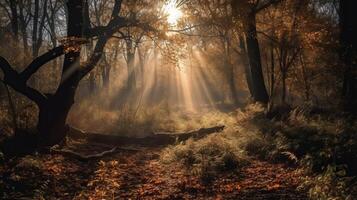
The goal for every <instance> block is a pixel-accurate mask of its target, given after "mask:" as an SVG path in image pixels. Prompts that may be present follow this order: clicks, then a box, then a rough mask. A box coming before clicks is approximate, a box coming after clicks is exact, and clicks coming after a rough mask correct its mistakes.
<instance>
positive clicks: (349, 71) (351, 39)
mask: <svg viewBox="0 0 357 200" xmlns="http://www.w3.org/2000/svg"><path fill="white" fill-rule="evenodd" d="M356 18H357V12H356V11H355V6H354V2H353V1H350V0H340V44H341V45H340V46H341V53H340V54H341V55H340V57H341V60H342V63H343V64H344V72H345V73H344V78H343V88H342V94H343V98H344V109H345V111H347V112H351V113H357V80H356V79H357V64H356V62H357V38H356V35H357V21H356Z"/></svg>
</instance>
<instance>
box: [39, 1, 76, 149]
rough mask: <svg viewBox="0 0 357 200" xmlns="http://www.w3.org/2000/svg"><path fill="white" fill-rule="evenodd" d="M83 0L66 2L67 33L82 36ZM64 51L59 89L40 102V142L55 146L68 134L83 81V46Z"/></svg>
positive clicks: (71, 35) (70, 35)
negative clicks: (78, 88) (81, 57)
mask: <svg viewBox="0 0 357 200" xmlns="http://www.w3.org/2000/svg"><path fill="white" fill-rule="evenodd" d="M82 6H83V1H82V0H71V1H68V3H67V8H68V25H67V26H68V28H67V29H68V30H67V32H68V33H67V36H68V37H69V38H70V37H74V38H81V37H82V29H83V15H82V13H83V7H82ZM78 48H79V49H78V50H76V51H71V52H69V53H67V54H66V55H65V59H64V63H63V72H62V74H63V75H62V80H61V84H60V86H59V88H58V89H57V91H56V93H55V94H54V95H52V96H48V100H47V101H45V102H44V103H43V104H40V105H39V109H40V112H39V120H38V124H37V128H38V131H39V134H40V143H41V145H44V146H52V145H55V144H58V143H60V142H61V141H63V140H64V138H65V137H66V134H67V132H68V128H67V127H66V119H67V115H68V113H69V110H70V109H71V107H72V105H73V103H74V96H75V92H76V89H77V87H78V84H79V81H80V74H79V65H80V63H79V62H80V61H79V60H80V59H79V56H80V47H78Z"/></svg>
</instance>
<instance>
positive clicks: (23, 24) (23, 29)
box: [19, 1, 29, 62]
mask: <svg viewBox="0 0 357 200" xmlns="http://www.w3.org/2000/svg"><path fill="white" fill-rule="evenodd" d="M19 8H20V9H19V14H20V16H19V17H20V27H21V35H22V42H23V47H24V62H25V60H26V59H27V58H28V56H29V44H28V41H27V39H28V33H27V30H26V28H27V24H26V19H25V16H24V11H23V10H24V5H23V2H22V1H19Z"/></svg>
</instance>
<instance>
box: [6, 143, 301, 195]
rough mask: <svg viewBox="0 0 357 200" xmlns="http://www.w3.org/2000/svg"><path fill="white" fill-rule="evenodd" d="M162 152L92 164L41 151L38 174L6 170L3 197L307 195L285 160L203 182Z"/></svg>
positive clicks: (121, 154) (258, 164)
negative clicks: (165, 161)
mask: <svg viewBox="0 0 357 200" xmlns="http://www.w3.org/2000/svg"><path fill="white" fill-rule="evenodd" d="M159 153H160V149H148V150H146V151H139V152H136V153H133V152H119V153H117V154H114V155H112V156H110V157H106V158H103V160H101V161H90V162H79V161H77V160H74V159H69V158H65V157H63V156H60V155H45V156H43V155H41V156H38V157H36V158H35V160H36V159H39V162H40V163H42V165H41V166H42V167H41V170H40V172H33V171H32V172H31V171H30V172H29V171H27V172H25V171H24V170H23V171H22V172H21V171H19V170H17V171H16V170H15V168H13V169H11V168H6V167H5V168H2V170H1V173H2V175H4V177H5V178H4V179H3V183H2V184H5V185H6V186H9V185H11V186H12V187H13V188H11V187H5V188H4V190H5V194H6V195H7V196H4V197H5V198H8V199H13V198H20V197H24V196H27V197H30V196H31V195H32V196H33V195H34V193H33V191H34V190H35V191H37V190H38V193H40V194H35V195H42V196H43V197H45V199H307V198H306V196H305V195H303V194H302V193H301V192H297V191H296V187H297V186H298V184H299V174H297V173H295V172H294V169H291V168H288V167H286V166H284V165H281V164H270V163H267V162H263V161H259V160H253V161H252V162H251V164H250V165H248V166H246V167H244V168H243V169H242V170H241V172H239V173H236V174H224V175H220V176H219V177H217V179H216V180H215V181H213V182H212V183H210V184H207V185H204V184H202V183H201V181H200V179H199V178H198V177H196V176H192V175H189V174H188V173H187V171H186V170H184V169H183V168H182V166H180V165H179V164H173V165H169V166H166V165H163V164H161V163H160V162H159ZM14 177H15V178H14ZM31 185H32V187H35V188H31ZM33 185H34V186H33ZM26 187H27V188H26ZM31 192H32V193H31Z"/></svg>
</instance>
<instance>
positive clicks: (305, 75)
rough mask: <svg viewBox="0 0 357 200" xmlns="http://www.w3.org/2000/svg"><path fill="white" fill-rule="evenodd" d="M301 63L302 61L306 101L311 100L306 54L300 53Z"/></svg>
mask: <svg viewBox="0 0 357 200" xmlns="http://www.w3.org/2000/svg"><path fill="white" fill-rule="evenodd" d="M300 63H301V70H302V77H303V80H304V88H305V101H310V90H311V88H310V83H309V79H308V75H307V69H306V63H305V61H304V56H303V55H302V53H301V54H300Z"/></svg>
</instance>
